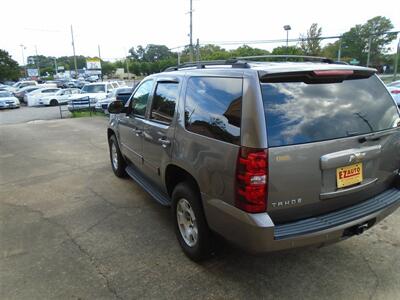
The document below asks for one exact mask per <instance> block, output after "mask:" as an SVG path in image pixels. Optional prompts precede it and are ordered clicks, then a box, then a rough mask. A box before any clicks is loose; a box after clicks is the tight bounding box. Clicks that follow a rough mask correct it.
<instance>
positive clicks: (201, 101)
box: [185, 77, 242, 144]
mask: <svg viewBox="0 0 400 300" xmlns="http://www.w3.org/2000/svg"><path fill="white" fill-rule="evenodd" d="M241 110H242V79H240V78H217V77H192V78H190V79H189V81H188V87H187V92H186V103H185V126H186V129H187V130H189V131H192V132H195V133H198V134H201V135H204V136H208V137H210V138H214V139H218V140H221V141H225V142H229V143H234V144H239V142H240V120H241Z"/></svg>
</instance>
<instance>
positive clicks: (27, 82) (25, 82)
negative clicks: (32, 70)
mask: <svg viewBox="0 0 400 300" xmlns="http://www.w3.org/2000/svg"><path fill="white" fill-rule="evenodd" d="M30 85H38V83H37V81H34V80H23V81H18V82H16V83H14V84H13V85H12V86H11V87H10V89H9V91H10V92H15V91H17V90H18V89H20V88H23V87H26V86H30Z"/></svg>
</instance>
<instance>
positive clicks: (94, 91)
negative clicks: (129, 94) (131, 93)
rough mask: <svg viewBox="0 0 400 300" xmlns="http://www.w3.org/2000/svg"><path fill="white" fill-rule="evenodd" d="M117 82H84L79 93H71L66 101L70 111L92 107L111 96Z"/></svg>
mask: <svg viewBox="0 0 400 300" xmlns="http://www.w3.org/2000/svg"><path fill="white" fill-rule="evenodd" d="M116 87H118V83H117V82H96V83H89V84H85V85H84V87H83V88H82V90H81V93H80V94H79V95H72V96H71V98H70V101H69V102H68V109H69V110H70V111H74V110H81V109H94V108H95V104H96V103H97V102H98V101H101V100H105V99H106V98H107V97H108V96H111V93H112V91H113V90H114V88H116Z"/></svg>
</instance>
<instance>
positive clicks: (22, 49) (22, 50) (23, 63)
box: [19, 44, 28, 77]
mask: <svg viewBox="0 0 400 300" xmlns="http://www.w3.org/2000/svg"><path fill="white" fill-rule="evenodd" d="M19 46H20V47H21V52H22V66H25V76H26V77H28V71H27V70H26V64H25V55H24V49H26V47H25V46H24V45H22V44H21V45H19Z"/></svg>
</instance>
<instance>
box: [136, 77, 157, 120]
mask: <svg viewBox="0 0 400 300" xmlns="http://www.w3.org/2000/svg"><path fill="white" fill-rule="evenodd" d="M152 87H153V80H148V81H145V82H143V84H142V85H141V86H139V88H138V89H137V90H136V92H135V94H134V95H133V98H132V113H133V114H135V115H139V116H144V115H145V113H146V107H147V101H148V100H149V95H150V92H151V89H152Z"/></svg>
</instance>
